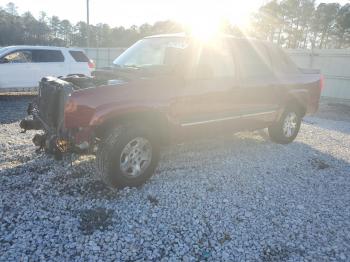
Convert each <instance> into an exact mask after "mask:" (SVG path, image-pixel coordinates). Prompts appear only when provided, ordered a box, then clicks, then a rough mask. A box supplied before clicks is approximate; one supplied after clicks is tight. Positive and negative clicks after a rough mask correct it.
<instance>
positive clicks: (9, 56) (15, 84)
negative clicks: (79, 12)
mask: <svg viewBox="0 0 350 262" xmlns="http://www.w3.org/2000/svg"><path fill="white" fill-rule="evenodd" d="M94 67H95V65H94V64H93V62H92V61H91V60H90V59H89V58H88V57H87V56H86V55H85V53H84V51H83V50H82V49H78V48H65V47H52V46H9V47H4V48H1V49H0V92H7V91H31V90H35V89H36V88H37V87H38V85H39V81H40V80H41V78H43V77H44V76H56V77H60V76H68V75H73V74H78V75H86V76H90V75H91V71H93V70H94Z"/></svg>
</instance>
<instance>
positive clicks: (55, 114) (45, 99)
mask: <svg viewBox="0 0 350 262" xmlns="http://www.w3.org/2000/svg"><path fill="white" fill-rule="evenodd" d="M78 82H79V83H78ZM78 84H80V86H79V85H78ZM93 85H94V84H93V82H92V80H91V78H89V77H73V76H72V77H68V78H56V77H45V78H43V79H42V80H41V82H40V84H39V94H38V97H37V98H36V99H35V100H34V101H33V102H32V103H30V104H29V106H28V109H27V113H28V115H29V117H28V118H26V119H24V120H22V121H21V122H20V127H21V128H22V129H23V131H22V132H26V131H27V130H42V131H43V133H41V134H36V135H35V136H34V138H33V143H34V144H35V145H36V146H37V150H36V151H37V152H40V151H42V150H43V151H45V152H46V153H48V154H52V155H54V156H55V158H56V159H61V158H62V156H63V155H64V154H66V153H84V152H87V151H88V150H89V149H90V148H91V143H90V141H86V139H85V137H82V136H89V137H90V135H91V134H90V133H89V134H87V131H86V130H79V129H78V128H77V129H67V128H66V127H65V123H64V122H65V121H64V117H65V116H64V112H65V107H66V104H67V101H68V100H69V97H70V96H71V94H72V93H73V92H74V90H76V89H81V88H87V87H93ZM77 138H78V139H77ZM79 140H84V141H79ZM79 142H80V144H77V143H79Z"/></svg>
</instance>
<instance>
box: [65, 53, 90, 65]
mask: <svg viewBox="0 0 350 262" xmlns="http://www.w3.org/2000/svg"><path fill="white" fill-rule="evenodd" d="M69 53H70V54H71V56H72V57H73V58H74V60H75V61H76V62H85V63H88V62H90V59H89V58H88V57H87V56H86V55H85V54H84V52H82V51H69Z"/></svg>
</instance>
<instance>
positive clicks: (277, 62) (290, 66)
mask: <svg viewBox="0 0 350 262" xmlns="http://www.w3.org/2000/svg"><path fill="white" fill-rule="evenodd" d="M269 52H270V56H271V60H272V65H273V67H274V71H275V72H277V73H285V74H297V73H298V72H299V70H298V67H297V66H296V65H295V64H294V62H293V61H292V60H291V59H290V58H289V56H288V55H287V54H286V53H285V52H283V50H281V49H280V48H279V47H276V46H269Z"/></svg>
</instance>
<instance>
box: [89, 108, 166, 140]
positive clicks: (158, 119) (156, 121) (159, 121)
mask: <svg viewBox="0 0 350 262" xmlns="http://www.w3.org/2000/svg"><path fill="white" fill-rule="evenodd" d="M128 124H133V125H136V126H143V127H148V128H152V132H154V133H155V134H156V136H157V137H159V139H160V142H161V144H164V143H167V142H168V140H169V136H168V134H169V132H168V131H169V124H168V119H167V117H166V115H165V114H163V113H161V112H158V111H155V110H141V111H133V112H125V113H122V114H117V115H113V116H111V117H109V118H107V119H105V120H104V122H103V123H101V124H100V125H99V126H98V127H96V129H95V135H96V137H98V138H100V139H103V138H105V137H106V136H107V135H108V134H109V132H110V130H111V129H112V128H114V127H116V126H120V125H128Z"/></svg>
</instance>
